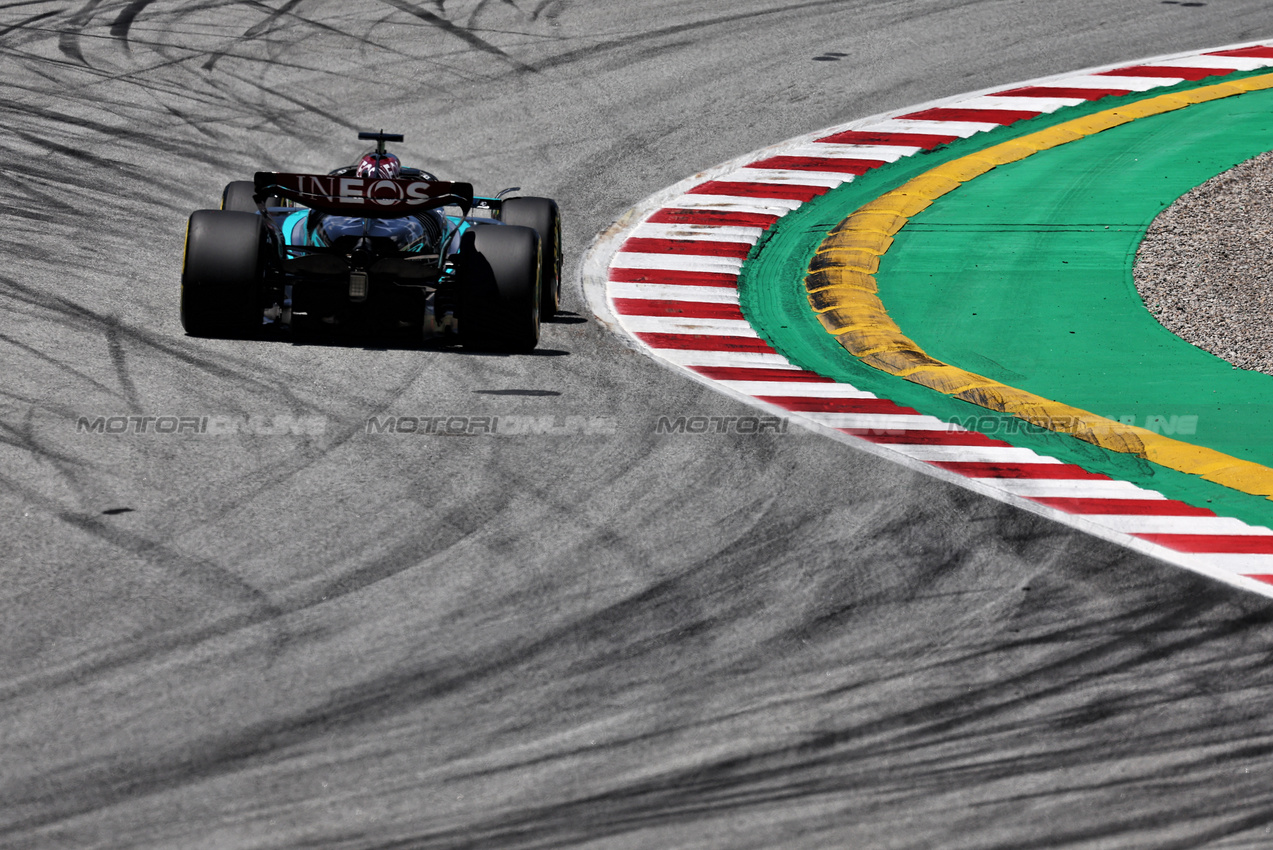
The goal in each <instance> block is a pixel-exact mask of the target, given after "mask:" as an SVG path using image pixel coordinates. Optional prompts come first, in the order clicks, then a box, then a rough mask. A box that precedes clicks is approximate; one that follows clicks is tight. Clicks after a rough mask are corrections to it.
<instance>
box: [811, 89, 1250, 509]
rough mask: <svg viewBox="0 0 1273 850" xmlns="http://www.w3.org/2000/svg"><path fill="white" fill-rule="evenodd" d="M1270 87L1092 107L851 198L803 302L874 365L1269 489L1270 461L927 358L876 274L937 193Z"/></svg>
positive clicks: (1085, 436) (1150, 456)
mask: <svg viewBox="0 0 1273 850" xmlns="http://www.w3.org/2000/svg"><path fill="white" fill-rule="evenodd" d="M1269 88H1273V74H1264V75H1260V76H1256V77H1247V78H1245V79H1242V80H1230V81H1228V82H1224V83H1218V84H1216V85H1214V86H1205V87H1202V88H1197V89H1193V90H1190V91H1187V92H1178V93H1173V94H1164V95H1158V96H1156V97H1150V98H1147V99H1145V100H1139V101H1136V102H1134V103H1130V104H1124V105H1123V106H1119V107H1116V108H1114V109H1110V110H1106V111H1105V112H1097V113H1094V114H1091V115H1085V116H1083V117H1082V118H1076V119H1074V120H1072V121H1067V122H1065V123H1064V124H1058V125H1056V126H1054V127H1049V128H1048V129H1046V130H1040V131H1039V132H1037V133H1031V134H1030V135H1027V136H1023V137H1021V138H1018V139H1013V140H1012V141H1010V142H1003V143H1001V144H998V145H995V146H993V147H990V148H987V149H985V150H982V151H978V152H976V153H973V154H969V155H968V156H965V157H961V158H960V159H956V160H952V161H950V162H947V163H944V164H942V165H939V166H937V167H936V168H933V169H932V170H930V171H927V172H925V173H924V174H921V175H919V176H918V177H915V178H914V179H912V180H909V181H907V182H906V183H904V184H902V185H901V186H899V187H898V188H896V189H894V190H893V191H891V192H888V193H886V194H884V195H881V196H880V197H878V198H876V199H875V200H873V201H871V202H869V203H867V204H863V205H862V206H860V207H858V208H857V210H855V211H854V212H853V213H852V214H851V215H849V217H848V218H846V219H844V221H842V222H840V224H838V225H837V226H836V227H835V228H834V229H833V230H832V231H831V232H830V233H829V234H828V235H827V237H826V238H825V239H824V240H822V244H821V245H820V246H819V247H818V250H817V253H816V254H815V255H814V257H813V259H812V260H811V261H810V263H809V268H808V273H807V274H806V276H805V289H806V292H807V295H808V299H809V305H810V306H811V307H812V308H813V310H814V312H816V313H817V314H818V320H819V321H820V322H821V323H822V326H823V327H824V328H826V330H827V332H828V333H830V334H833V335H834V336H835V338H836V340H837V341H838V342H839V343H840V345H842V346H843V347H844V348H845V349H846V350H847V351H848V352H849V353H850V354H852V355H853V356H854V357H856V358H857V359H858V360H860V361H861V362H862V363H865V364H866V365H868V366H871V367H872V368H875V369H879V370H881V371H883V372H887V373H888V374H890V375H896V376H897V377H899V378H904V379H905V380H907V381H911V382H912V383H916V384H921V385H923V386H926V387H929V388H931V389H934V390H936V391H937V392H940V393H943V394H945V395H949V396H953V397H954V398H958V399H962V400H964V401H967V402H971V403H972V404H975V405H978V406H979V407H984V408H986V409H988V410H996V411H1000V412H1003V413H1008V414H1011V415H1013V416H1015V417H1016V418H1018V419H1022V420H1024V421H1026V422H1029V423H1031V424H1033V425H1037V426H1039V427H1041V428H1046V429H1048V430H1050V431H1056V432H1058V433H1064V434H1069V435H1071V436H1074V437H1077V438H1079V439H1080V440H1085V441H1086V442H1089V443H1092V444H1094V445H1097V446H1100V447H1102V448H1105V449H1109V450H1110V451H1115V452H1123V453H1126V454H1132V455H1136V456H1137V457H1141V458H1144V459H1145V460H1148V461H1151V462H1153V463H1156V464H1158V465H1160V466H1165V467H1168V468H1169V469H1175V470H1178V471H1180V472H1186V473H1189V474H1191V475H1197V476H1199V477H1201V478H1203V479H1205V480H1207V481H1212V482H1215V483H1217V484H1222V485H1224V486H1226V487H1231V488H1233V489H1234V490H1239V491H1241V492H1243V493H1250V494H1253V495H1259V496H1267V497H1273V469H1269V468H1268V467H1266V466H1261V465H1260V464H1257V463H1252V462H1250V461H1245V460H1239V459H1238V458H1235V457H1231V456H1230V455H1226V454H1223V453H1222V452H1217V451H1215V450H1214V449H1208V448H1205V447H1203V446H1195V445H1192V444H1190V443H1185V442H1181V441H1179V440H1173V439H1170V438H1168V437H1165V436H1163V435H1161V434H1156V433H1154V432H1153V431H1149V430H1147V429H1145V428H1137V427H1135V426H1133V425H1124V424H1122V423H1121V422H1116V421H1114V420H1112V419H1106V418H1105V417H1103V416H1097V415H1096V414H1095V413H1090V412H1088V411H1086V410H1080V409H1078V408H1076V407H1071V406H1070V405H1067V404H1061V403H1060V402H1055V401H1051V400H1049V399H1046V398H1043V397H1041V396H1037V395H1034V394H1033V393H1030V392H1027V391H1025V390H1020V389H1016V388H1015V387H1010V386H1007V385H1006V384H1002V383H1000V382H998V381H994V380H991V379H990V378H986V377H983V376H981V375H977V374H975V373H973V372H969V371H967V370H964V369H960V368H959V367H957V366H951V365H950V364H947V363H943V362H941V361H940V360H935V359H933V358H932V357H929V356H928V355H927V354H926V353H925V352H924V350H923V349H922V348H920V347H919V346H918V345H917V344H916V343H915V342H914V341H913V340H911V339H910V338H909V337H907V336H906V335H905V334H903V333H902V331H901V329H900V328H899V327H898V326H897V325H896V324H895V323H894V322H893V320H892V319H891V318H889V315H888V310H887V309H885V307H884V303H883V302H882V301H881V300H880V298H879V296H878V294H877V292H878V286H877V285H876V281H875V277H874V274H875V273H876V272H877V271H878V270H879V262H880V257H881V256H882V255H883V254H885V253H887V251H888V249H889V247H890V246H891V245H892V244H893V235H894V234H896V233H897V232H898V231H899V230H900V229H901V228H903V227H904V226H905V225H906V223H907V221H908V220H909V219H910V217H911V216H913V215H915V214H916V213H918V212H920V211H922V210H924V209H926V208H927V207H928V206H929V205H930V204H932V203H933V201H935V200H936V199H938V198H940V197H941V196H942V195H945V194H947V193H948V192H952V191H954V190H955V189H957V188H959V186H961V185H962V184H964V183H966V182H968V181H969V180H973V179H975V178H977V177H979V176H981V175H982V174H985V173H986V172H988V171H990V170H992V169H994V168H997V167H998V166H1000V165H1005V164H1007V163H1010V162H1016V161H1018V160H1022V159H1025V158H1026V157H1029V156H1033V155H1034V154H1036V153H1038V152H1039V151H1044V150H1048V149H1050V148H1054V147H1057V146H1059V145H1064V144H1068V143H1069V142H1073V141H1075V140H1077V139H1082V138H1084V137H1086V136H1090V135H1093V134H1095V133H1100V132H1102V131H1104V130H1108V129H1110V128H1111V127H1117V126H1119V125H1120V124H1126V123H1127V122H1129V121H1135V120H1136V119H1138V118H1144V117H1147V116H1149V115H1159V114H1161V113H1164V112H1171V111H1173V110H1176V109H1183V108H1185V107H1187V106H1190V105H1191V104H1195V103H1203V102H1205V101H1209V100H1217V99H1219V98H1225V97H1232V96H1234V95H1239V94H1244V93H1246V92H1251V91H1259V90H1261V89H1269Z"/></svg>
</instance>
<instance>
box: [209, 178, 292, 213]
mask: <svg viewBox="0 0 1273 850" xmlns="http://www.w3.org/2000/svg"><path fill="white" fill-rule="evenodd" d="M255 195H256V184H255V183H253V182H252V181H251V180H235V181H234V182H233V183H227V184H226V186H225V190H224V191H223V192H222V193H221V209H223V210H226V211H228V212H250V213H254V212H257V211H258V208H257V206H256V197H255ZM265 205H266V206H267V207H281V206H282V205H283V200H282V199H281V198H277V197H273V196H271V197H268V198H266V199H265Z"/></svg>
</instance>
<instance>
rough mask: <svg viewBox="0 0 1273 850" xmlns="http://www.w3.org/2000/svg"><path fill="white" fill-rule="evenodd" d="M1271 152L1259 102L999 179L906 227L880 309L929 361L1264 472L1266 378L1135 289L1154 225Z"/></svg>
mask: <svg viewBox="0 0 1273 850" xmlns="http://www.w3.org/2000/svg"><path fill="white" fill-rule="evenodd" d="M1270 147H1273V92H1270V91H1262V92H1253V93H1249V94H1245V95H1240V96H1237V97H1231V98H1225V99H1223V100H1216V101H1211V102H1208V103H1202V104H1196V105H1193V106H1190V107H1188V108H1186V109H1181V110H1177V111H1174V112H1171V113H1166V114H1162V115H1156V116H1151V117H1148V118H1141V119H1139V120H1136V121H1132V122H1130V123H1127V124H1124V125H1122V126H1119V127H1115V128H1113V129H1110V130H1106V131H1105V132H1102V133H1097V134H1095V135H1093V136H1088V137H1086V138H1084V139H1080V140H1078V141H1074V142H1071V143H1069V144H1066V145H1063V146H1061V147H1059V148H1055V149H1053V150H1051V151H1046V152H1043V153H1040V154H1036V155H1035V156H1032V157H1029V158H1027V159H1025V160H1022V161H1020V162H1016V163H1012V164H1010V165H1007V166H1003V167H1000V168H996V169H994V170H993V171H991V172H989V173H988V174H985V175H983V176H981V177H978V178H976V179H974V180H971V181H969V182H968V183H966V184H964V185H963V186H961V187H960V188H959V189H957V190H956V191H954V192H951V193H950V194H948V195H946V196H944V197H942V198H940V199H938V200H937V201H936V202H935V203H934V204H933V205H932V206H931V207H929V208H928V209H927V210H925V211H923V212H921V213H919V214H918V215H916V216H914V217H912V218H911V220H910V222H909V223H908V224H907V225H906V226H905V227H904V228H903V229H902V230H901V231H900V232H899V233H898V234H897V236H896V240H895V242H894V243H893V246H892V248H890V250H889V251H888V253H887V254H886V255H885V256H884V258H883V260H882V262H881V264H880V271H879V273H878V274H877V275H876V280H877V281H878V283H879V288H880V297H881V299H882V300H883V301H884V304H885V306H886V307H887V308H888V311H889V315H890V316H891V317H892V318H893V320H894V321H895V322H897V324H898V326H899V327H900V328H901V329H902V332H903V333H904V334H906V335H907V336H909V337H910V338H911V339H913V340H915V342H917V343H918V344H919V345H920V347H921V348H923V349H924V350H925V351H927V352H928V354H929V355H931V356H932V357H935V358H937V359H938V360H941V361H943V362H946V363H950V364H952V365H955V366H959V367H962V368H964V369H968V370H969V371H972V372H976V373H978V374H981V375H985V376H986V377H988V378H992V379H994V380H998V381H1002V382H1003V383H1005V384H1008V385H1009V386H1014V387H1018V388H1020V389H1025V390H1029V391H1030V392H1032V393H1035V394H1036V395H1040V396H1043V397H1044V398H1048V399H1052V400H1053V401H1059V402H1062V403H1064V404H1069V405H1073V406H1075V407H1078V408H1081V409H1083V410H1088V411H1091V412H1093V413H1097V414H1100V415H1102V416H1106V417H1108V418H1111V419H1118V420H1121V421H1123V422H1129V423H1131V424H1134V425H1139V426H1141V427H1150V428H1153V429H1155V430H1159V431H1161V432H1162V433H1164V434H1169V435H1171V436H1173V437H1175V438H1177V439H1181V440H1183V441H1185V442H1190V443H1194V444H1196V445H1204V446H1207V447H1209V448H1212V449H1215V450H1217V451H1221V452H1224V453H1225V454H1228V455H1232V456H1234V457H1238V458H1243V459H1246V460H1251V461H1254V462H1256V463H1260V464H1263V465H1266V466H1273V440H1270V439H1269V437H1270V433H1269V432H1270V427H1271V426H1273V376H1269V375H1264V374H1261V373H1258V372H1249V371H1245V370H1242V369H1236V368H1234V367H1233V366H1231V365H1230V364H1229V363H1227V362H1225V361H1224V360H1221V359H1220V358H1219V357H1216V356H1214V355H1211V354H1208V353H1207V352H1205V351H1202V350H1201V349H1199V348H1195V347H1194V346H1192V345H1190V344H1189V343H1187V342H1185V341H1184V340H1181V339H1180V338H1179V337H1177V336H1175V335H1174V334H1172V333H1171V332H1170V331H1168V330H1166V329H1165V328H1163V327H1162V325H1160V324H1159V323H1158V321H1157V320H1156V319H1155V318H1154V317H1153V316H1152V315H1151V314H1150V312H1149V311H1148V310H1147V309H1146V308H1145V305H1144V303H1143V302H1142V300H1141V298H1140V296H1139V294H1138V293H1137V292H1136V288H1135V285H1134V283H1133V280H1132V265H1133V262H1134V260H1135V254H1136V249H1137V247H1138V246H1139V244H1140V242H1141V240H1142V239H1143V238H1144V235H1145V231H1146V229H1147V228H1148V227H1149V225H1150V223H1151V222H1152V221H1153V219H1154V217H1155V216H1157V215H1158V214H1159V213H1160V212H1161V211H1162V210H1163V209H1165V208H1166V207H1167V206H1168V205H1169V204H1171V203H1172V202H1173V201H1174V200H1175V199H1176V198H1178V197H1179V196H1180V195H1182V194H1184V193H1185V192H1187V191H1188V190H1189V189H1191V188H1193V187H1194V186H1197V185H1198V184H1200V183H1202V182H1204V181H1206V180H1208V179H1209V178H1211V177H1213V176H1214V175H1216V174H1218V173H1220V172H1222V171H1225V170H1227V169H1229V168H1231V167H1233V166H1234V165H1236V164H1238V163H1239V162H1242V161H1244V160H1247V159H1250V158H1251V157H1253V156H1256V155H1258V154H1260V153H1263V152H1264V151H1266V150H1268V149H1269V148H1270ZM1270 320H1271V321H1273V317H1270Z"/></svg>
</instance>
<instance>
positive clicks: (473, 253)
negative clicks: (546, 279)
mask: <svg viewBox="0 0 1273 850" xmlns="http://www.w3.org/2000/svg"><path fill="white" fill-rule="evenodd" d="M539 249H540V245H539V234H538V233H536V232H535V231H534V230H532V229H531V228H529V227H500V226H498V225H493V224H485V225H478V226H476V227H474V228H473V229H472V230H470V231H469V232H468V233H465V234H464V237H463V240H462V242H461V249H460V253H461V256H462V258H463V259H462V264H461V269H462V272H461V278H462V279H461V281H460V287H461V288H460V293H461V295H460V316H459V320H460V337H461V339H462V341H463V342H464V345H465V347H468V348H479V349H487V350H495V351H530V350H532V349H533V348H534V347H535V346H536V345H537V344H538V343H539V305H540V294H539V272H540V265H541V263H540V250H539Z"/></svg>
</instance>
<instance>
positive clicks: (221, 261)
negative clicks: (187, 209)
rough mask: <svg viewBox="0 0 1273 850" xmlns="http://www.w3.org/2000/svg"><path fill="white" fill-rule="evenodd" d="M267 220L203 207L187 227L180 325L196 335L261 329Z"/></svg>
mask: <svg viewBox="0 0 1273 850" xmlns="http://www.w3.org/2000/svg"><path fill="white" fill-rule="evenodd" d="M264 243H265V223H264V221H263V220H262V219H261V216H259V215H257V214H256V213H247V212H230V211H224V210H198V211H196V212H195V213H193V214H192V215H191V216H190V221H189V223H188V224H187V229H186V253H185V258H184V262H183V263H182V268H181V324H182V326H183V327H184V328H185V329H186V332H187V333H190V334H192V335H194V336H211V337H226V338H242V337H248V336H253V335H255V334H256V333H258V332H259V331H260V329H261V315H262V312H261V284H262V278H263V265H262V247H263V245H264Z"/></svg>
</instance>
